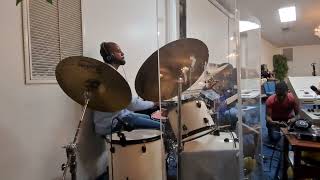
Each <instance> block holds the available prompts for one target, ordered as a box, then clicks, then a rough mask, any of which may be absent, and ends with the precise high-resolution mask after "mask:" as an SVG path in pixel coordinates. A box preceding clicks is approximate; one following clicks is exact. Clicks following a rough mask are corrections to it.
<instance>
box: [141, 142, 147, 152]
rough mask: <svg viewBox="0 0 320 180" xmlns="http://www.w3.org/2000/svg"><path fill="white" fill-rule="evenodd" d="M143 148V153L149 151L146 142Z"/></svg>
mask: <svg viewBox="0 0 320 180" xmlns="http://www.w3.org/2000/svg"><path fill="white" fill-rule="evenodd" d="M141 150H142V152H143V153H145V152H147V147H146V145H145V144H144V145H143V146H142V147H141Z"/></svg>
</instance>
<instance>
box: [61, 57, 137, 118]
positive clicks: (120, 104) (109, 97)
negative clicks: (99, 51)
mask: <svg viewBox="0 0 320 180" xmlns="http://www.w3.org/2000/svg"><path fill="white" fill-rule="evenodd" d="M56 78H57V81H58V83H59V85H60V87H61V88H62V90H63V91H64V92H65V93H66V94H67V95H68V96H69V97H70V98H71V99H73V100H74V101H76V102H77V103H79V104H81V105H84V104H85V97H84V94H85V92H86V91H87V90H89V92H90V101H89V104H88V107H90V108H91V109H94V110H98V111H104V112H114V111H118V110H120V109H123V108H125V107H127V106H128V104H129V103H130V101H131V90H130V87H129V85H128V83H127V82H126V81H125V80H124V78H123V77H122V76H121V75H120V74H119V73H118V72H117V71H116V70H115V69H114V68H112V67H111V66H109V65H107V64H105V63H103V62H100V61H98V60H95V59H92V58H88V57H83V56H72V57H68V58H66V59H64V60H62V61H60V62H59V64H58V65H57V67H56Z"/></svg>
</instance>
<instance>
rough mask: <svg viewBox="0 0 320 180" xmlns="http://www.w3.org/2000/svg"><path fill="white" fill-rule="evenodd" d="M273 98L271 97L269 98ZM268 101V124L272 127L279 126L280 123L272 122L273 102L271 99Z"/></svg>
mask: <svg viewBox="0 0 320 180" xmlns="http://www.w3.org/2000/svg"><path fill="white" fill-rule="evenodd" d="M269 98H271V96H270V97H269ZM269 98H268V99H267V101H266V108H267V123H268V124H269V125H271V126H277V125H279V122H278V121H273V120H272V102H273V101H272V100H271V99H269Z"/></svg>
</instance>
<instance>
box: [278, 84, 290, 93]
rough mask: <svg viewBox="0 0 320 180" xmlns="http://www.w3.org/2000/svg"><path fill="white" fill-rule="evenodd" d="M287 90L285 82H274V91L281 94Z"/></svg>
mask: <svg viewBox="0 0 320 180" xmlns="http://www.w3.org/2000/svg"><path fill="white" fill-rule="evenodd" d="M287 91H288V86H287V84H286V82H284V81H280V82H278V83H277V84H276V93H280V94H283V93H285V92H287Z"/></svg>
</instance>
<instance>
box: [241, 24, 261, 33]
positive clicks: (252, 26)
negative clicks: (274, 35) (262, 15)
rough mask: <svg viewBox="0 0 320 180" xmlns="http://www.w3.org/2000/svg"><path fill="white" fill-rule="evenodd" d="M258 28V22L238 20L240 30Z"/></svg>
mask: <svg viewBox="0 0 320 180" xmlns="http://www.w3.org/2000/svg"><path fill="white" fill-rule="evenodd" d="M258 28H260V25H259V24H256V23H253V22H250V21H240V22H239V30H240V32H244V31H249V30H254V29H258Z"/></svg>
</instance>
